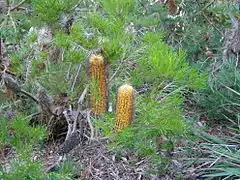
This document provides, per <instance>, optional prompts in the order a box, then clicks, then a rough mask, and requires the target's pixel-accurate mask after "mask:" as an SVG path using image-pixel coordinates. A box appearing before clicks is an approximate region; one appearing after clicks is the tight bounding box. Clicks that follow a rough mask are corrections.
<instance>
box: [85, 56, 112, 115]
mask: <svg viewBox="0 0 240 180" xmlns="http://www.w3.org/2000/svg"><path fill="white" fill-rule="evenodd" d="M106 71H107V66H106V63H105V61H104V59H103V57H102V56H101V55H95V54H92V55H91V56H90V58H89V60H88V77H89V80H90V84H91V93H90V106H91V110H92V112H93V113H94V114H96V115H103V114H104V113H105V112H106V110H107V103H108V100H107V97H108V88H107V72H106Z"/></svg>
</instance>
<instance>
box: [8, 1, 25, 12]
mask: <svg viewBox="0 0 240 180" xmlns="http://www.w3.org/2000/svg"><path fill="white" fill-rule="evenodd" d="M25 2H26V0H23V1H22V2H20V3H19V4H18V5H16V6H14V7H13V8H11V9H10V11H14V10H15V9H18V8H19V7H20V6H21V5H23V4H24V3H25Z"/></svg>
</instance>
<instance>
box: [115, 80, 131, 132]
mask: <svg viewBox="0 0 240 180" xmlns="http://www.w3.org/2000/svg"><path fill="white" fill-rule="evenodd" d="M134 101H135V90H134V88H133V87H132V86H130V85H128V84H125V85H122V86H121V87H119V89H118V94H117V104H116V125H115V130H116V131H118V130H121V129H123V128H125V127H128V126H129V125H130V124H131V122H132V120H133V115H134Z"/></svg>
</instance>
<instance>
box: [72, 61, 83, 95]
mask: <svg viewBox="0 0 240 180" xmlns="http://www.w3.org/2000/svg"><path fill="white" fill-rule="evenodd" d="M81 67H82V64H80V65H79V66H78V69H77V73H76V75H75V77H74V80H73V84H72V87H71V92H73V90H74V87H75V84H76V82H77V78H78V75H79V72H80V70H81Z"/></svg>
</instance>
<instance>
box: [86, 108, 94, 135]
mask: <svg viewBox="0 0 240 180" xmlns="http://www.w3.org/2000/svg"><path fill="white" fill-rule="evenodd" d="M87 121H88V124H89V127H90V130H91V137H90V139H93V137H94V128H93V125H92V122H91V118H90V111H87Z"/></svg>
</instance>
